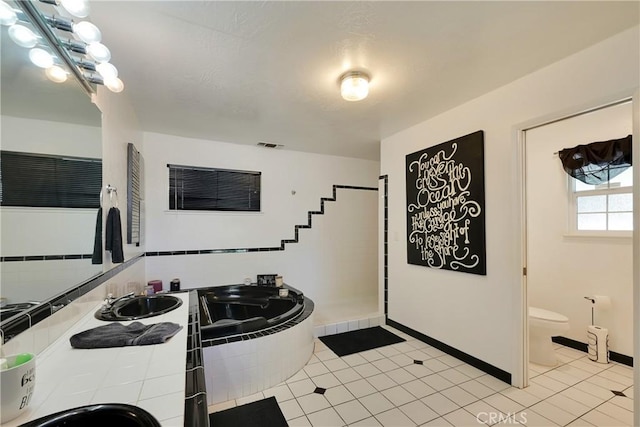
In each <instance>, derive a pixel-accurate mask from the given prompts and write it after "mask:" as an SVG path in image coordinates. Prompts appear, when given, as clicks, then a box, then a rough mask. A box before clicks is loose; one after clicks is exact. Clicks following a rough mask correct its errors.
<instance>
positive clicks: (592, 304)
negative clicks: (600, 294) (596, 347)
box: [584, 297, 596, 325]
mask: <svg viewBox="0 0 640 427" xmlns="http://www.w3.org/2000/svg"><path fill="white" fill-rule="evenodd" d="M584 299H588V300H589V301H591V325H595V321H594V318H595V315H594V311H595V310H594V309H595V305H596V300H595V298H591V297H584Z"/></svg>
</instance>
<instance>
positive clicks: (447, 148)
mask: <svg viewBox="0 0 640 427" xmlns="http://www.w3.org/2000/svg"><path fill="white" fill-rule="evenodd" d="M406 161H407V164H406V174H407V175H406V176H407V262H408V263H409V264H416V265H424V266H427V267H431V268H441V269H445V270H454V271H461V272H465V273H472V274H481V275H485V274H487V268H486V252H485V224H484V221H485V207H484V132H483V131H477V132H474V133H472V134H469V135H465V136H462V137H460V138H456V139H454V140H451V141H448V142H444V143H442V144H438V145H436V146H433V147H429V148H426V149H424V150H421V151H417V152H415V153H412V154H408V155H407V159H406Z"/></svg>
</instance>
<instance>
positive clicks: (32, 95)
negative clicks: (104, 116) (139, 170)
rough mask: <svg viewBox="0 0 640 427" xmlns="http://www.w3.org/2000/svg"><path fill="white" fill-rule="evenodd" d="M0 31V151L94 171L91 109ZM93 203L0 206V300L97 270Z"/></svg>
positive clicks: (70, 83)
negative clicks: (86, 165)
mask: <svg viewBox="0 0 640 427" xmlns="http://www.w3.org/2000/svg"><path fill="white" fill-rule="evenodd" d="M0 30H1V31H2V35H1V37H0V39H1V42H2V50H1V51H0V52H1V82H0V83H1V88H2V89H1V110H0V112H1V116H0V129H1V133H0V138H1V139H0V149H1V150H2V152H3V153H12V154H15V153H17V154H18V156H20V155H27V156H32V157H45V158H47V159H54V160H55V159H58V160H60V159H62V160H69V159H71V160H73V161H85V162H87V163H93V164H94V167H95V164H96V163H97V165H98V167H99V170H100V171H101V169H102V167H101V157H102V142H101V128H100V126H101V113H100V111H99V110H98V108H97V107H96V106H95V105H94V104H92V103H91V100H90V98H89V97H88V96H87V93H86V92H85V91H83V89H82V88H81V86H80V85H79V83H78V82H77V81H75V80H74V79H72V78H69V79H68V80H67V81H66V82H64V83H54V82H52V81H50V80H48V79H47V77H46V76H45V73H44V70H43V69H41V68H38V67H36V66H34V65H33V64H32V63H31V62H30V61H29V57H28V53H29V49H25V48H22V47H20V46H18V45H16V44H14V43H13V41H12V40H11V39H10V38H9V37H8V36H7V27H2V28H0ZM11 159H14V158H11ZM12 161H14V160H5V161H4V162H3V163H4V164H0V167H1V168H5V167H7V168H8V167H9V164H10V162H12ZM14 165H15V163H14ZM22 168H23V169H25V167H22ZM41 179H42V180H43V181H44V182H43V183H42V184H43V186H44V188H46V191H52V192H53V191H59V190H56V189H55V188H53V187H54V186H53V185H49V180H48V177H47V176H46V175H45V176H44V177H43V178H41ZM100 186H101V183H100ZM0 188H2V187H0ZM99 188H100V187H98V191H97V194H95V195H93V197H94V200H97V198H98V197H99ZM5 190H6V188H5ZM0 192H2V190H1V189H0ZM0 194H2V193H0ZM4 196H6V194H4ZM97 210H98V209H97V208H89V207H81V208H60V207H33V206H6V205H3V206H0V224H1V229H0V232H1V235H0V238H1V241H0V256H1V257H2V258H1V259H0V261H1V262H0V284H1V286H0V292H1V294H0V297H1V298H2V299H1V300H0V301H1V303H2V305H3V306H5V307H7V305H10V304H21V303H28V302H41V301H45V300H48V299H50V298H52V297H53V296H55V295H58V294H60V293H61V292H63V291H65V290H67V289H69V288H71V287H72V286H74V285H77V284H79V283H81V282H83V281H85V280H87V279H89V278H90V277H93V276H95V275H97V274H100V273H101V272H102V265H101V264H92V260H91V254H92V253H93V249H94V236H95V229H96V217H97ZM18 307H19V306H18ZM0 311H4V315H3V316H2V319H1V320H2V321H6V320H7V319H8V318H10V316H12V315H14V314H16V313H15V312H9V311H8V310H0Z"/></svg>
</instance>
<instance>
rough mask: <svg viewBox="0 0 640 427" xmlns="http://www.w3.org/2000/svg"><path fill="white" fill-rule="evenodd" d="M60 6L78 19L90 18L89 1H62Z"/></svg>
mask: <svg viewBox="0 0 640 427" xmlns="http://www.w3.org/2000/svg"><path fill="white" fill-rule="evenodd" d="M60 4H61V5H62V7H64V8H65V9H66V10H67V12H69V13H70V14H72V15H73V16H76V17H78V18H86V17H87V16H89V2H88V1H87V0H60Z"/></svg>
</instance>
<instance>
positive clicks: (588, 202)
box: [577, 195, 607, 213]
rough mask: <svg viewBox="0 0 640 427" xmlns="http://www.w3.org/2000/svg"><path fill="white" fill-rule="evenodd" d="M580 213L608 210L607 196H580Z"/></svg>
mask: <svg viewBox="0 0 640 427" xmlns="http://www.w3.org/2000/svg"><path fill="white" fill-rule="evenodd" d="M577 202H578V213H584V212H606V211H607V196H605V195H601V196H582V197H578V200H577Z"/></svg>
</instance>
